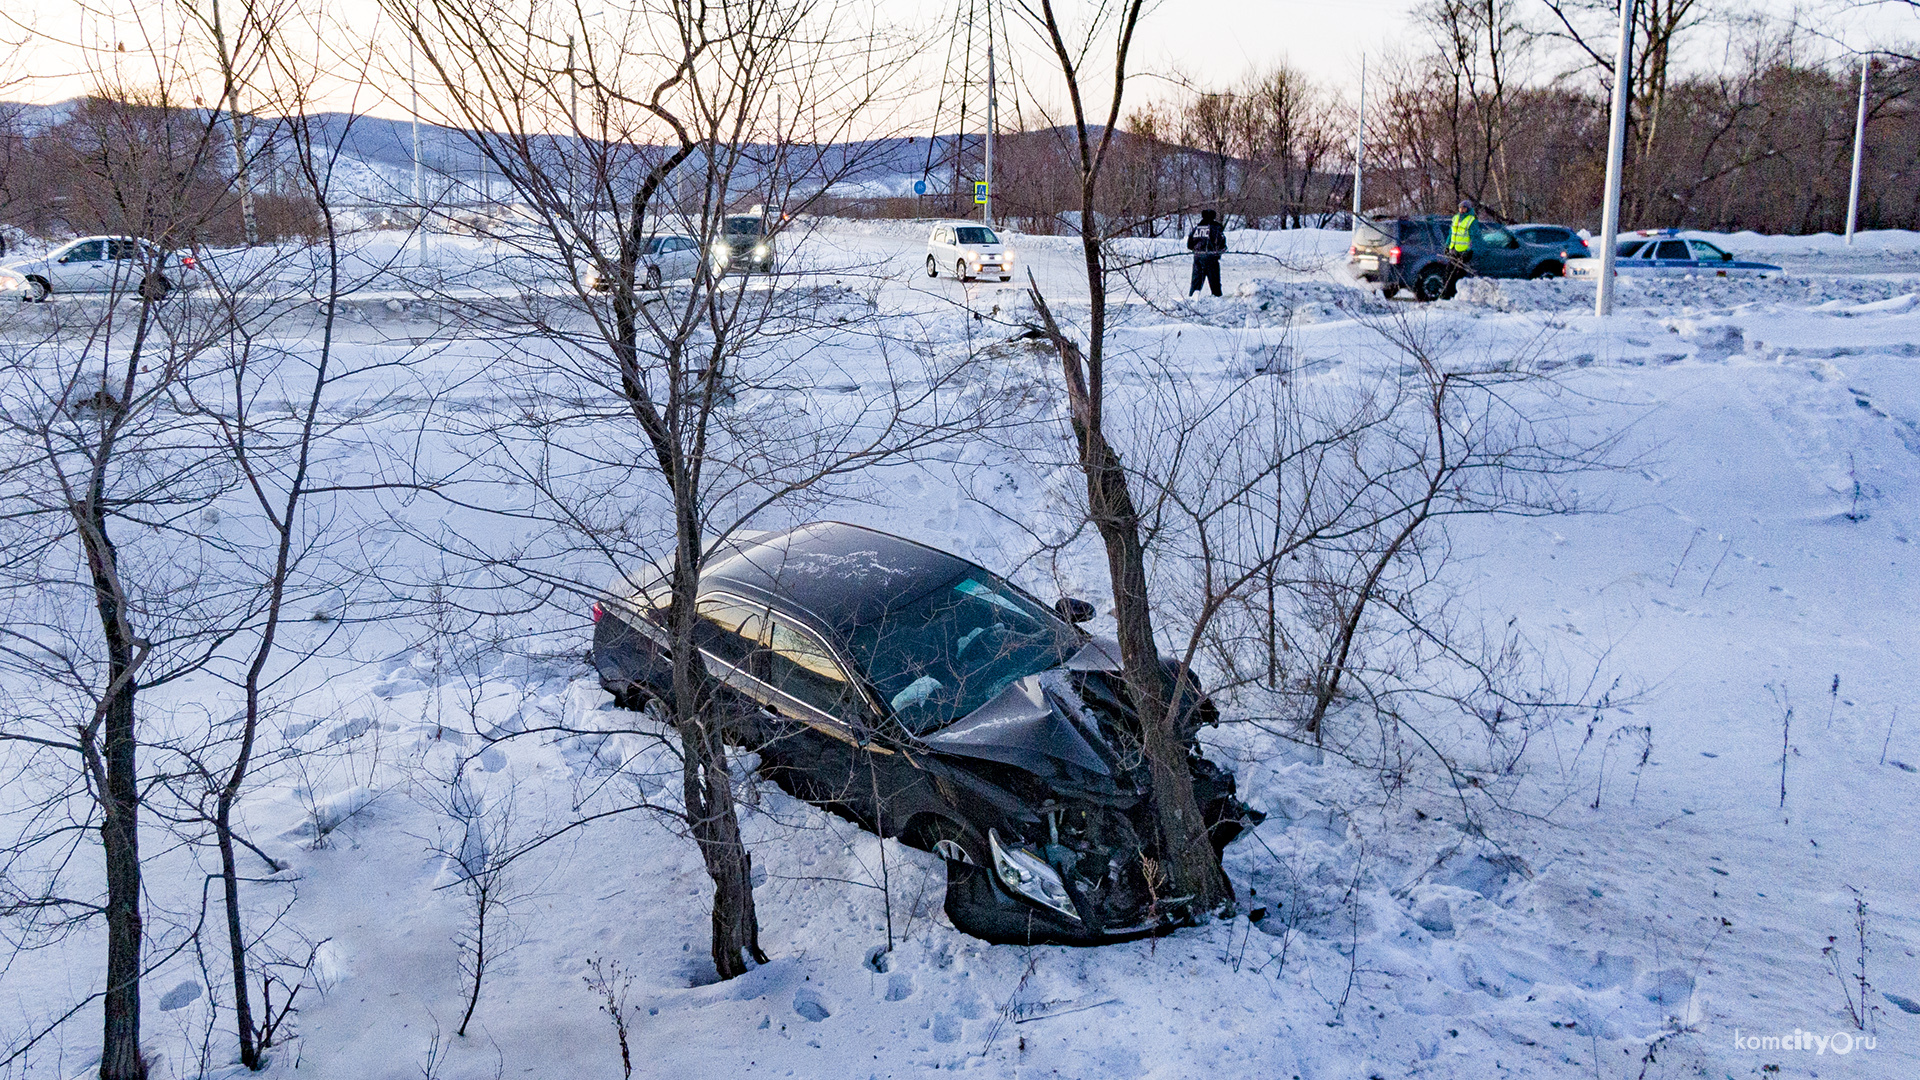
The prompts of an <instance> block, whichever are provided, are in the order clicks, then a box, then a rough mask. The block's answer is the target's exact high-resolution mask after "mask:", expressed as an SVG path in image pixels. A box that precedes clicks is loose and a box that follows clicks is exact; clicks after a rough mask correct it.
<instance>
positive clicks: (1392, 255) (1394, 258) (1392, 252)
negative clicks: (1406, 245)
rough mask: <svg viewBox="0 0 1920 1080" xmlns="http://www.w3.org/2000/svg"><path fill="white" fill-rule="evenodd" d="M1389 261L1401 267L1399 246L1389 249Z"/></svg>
mask: <svg viewBox="0 0 1920 1080" xmlns="http://www.w3.org/2000/svg"><path fill="white" fill-rule="evenodd" d="M1387 261H1388V262H1390V263H1392V264H1393V265H1395V266H1399V265H1400V245H1399V244H1395V245H1393V246H1392V247H1390V248H1388V249H1387Z"/></svg>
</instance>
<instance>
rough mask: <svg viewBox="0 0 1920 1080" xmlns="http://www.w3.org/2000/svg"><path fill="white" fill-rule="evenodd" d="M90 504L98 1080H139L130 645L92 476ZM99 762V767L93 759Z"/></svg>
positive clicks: (101, 499) (85, 536)
mask: <svg viewBox="0 0 1920 1080" xmlns="http://www.w3.org/2000/svg"><path fill="white" fill-rule="evenodd" d="M92 494H93V496H94V497H93V498H92V499H91V500H90V503H91V505H90V506H87V507H85V508H84V509H82V510H81V511H80V516H81V518H82V527H81V544H82V546H83V548H84V549H85V552H86V556H87V568H88V570H89V571H90V572H91V574H92V577H93V590H94V603H95V605H96V606H97V608H98V609H99V614H100V625H101V630H102V633H103V634H104V636H105V638H106V645H107V690H106V694H105V700H103V701H102V702H101V706H100V708H101V719H100V732H101V734H102V736H103V739H104V743H105V746H104V750H105V753H104V755H101V754H99V753H97V752H94V750H93V747H92V745H91V739H90V733H87V734H85V735H83V740H82V745H83V746H84V747H86V752H87V756H88V758H89V759H91V760H90V764H91V765H92V766H93V767H94V768H95V769H96V770H97V771H98V773H100V774H103V775H98V776H97V777H96V783H97V784H98V786H99V793H100V794H99V799H100V809H101V821H100V844H101V847H102V849H103V851H104V853H105V857H106V871H107V904H106V919H107V989H106V996H105V1001H104V1006H103V1008H102V1010H101V1012H102V1018H103V1031H102V1037H101V1046H100V1080H144V1078H145V1076H146V1075H147V1066H146V1062H145V1061H144V1060H143V1059H142V1058H141V1055H140V944H141V925H140V831H139V808H140V786H139V771H138V763H137V756H136V753H135V751H136V748H137V743H136V742H135V739H134V728H133V702H134V689H135V681H134V676H135V674H136V671H135V669H136V667H137V666H138V664H139V660H140V658H139V657H138V656H137V655H136V654H137V652H138V646H137V644H136V642H135V641H134V640H133V634H132V633H131V630H130V628H129V626H128V623H127V620H126V614H127V613H126V601H125V597H124V596H123V594H122V591H121V588H120V573H119V565H118V557H117V555H116V553H115V551H114V547H113V542H112V541H111V540H110V539H108V536H107V520H106V513H105V510H104V509H103V507H104V503H105V496H104V493H103V492H101V491H100V490H99V479H98V474H96V481H95V487H94V491H93V493H92ZM102 756H104V758H105V760H104V762H103V763H102V762H101V761H100V758H101V757H102Z"/></svg>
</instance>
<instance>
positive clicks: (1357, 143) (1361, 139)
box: [1353, 53, 1367, 225]
mask: <svg viewBox="0 0 1920 1080" xmlns="http://www.w3.org/2000/svg"><path fill="white" fill-rule="evenodd" d="M1366 145H1367V54H1366V53H1361V54H1360V120H1359V122H1358V123H1357V124H1355V125H1354V128H1353V221H1354V224H1355V225H1358V224H1359V223H1360V161H1361V158H1362V157H1363V156H1364V154H1365V152H1366Z"/></svg>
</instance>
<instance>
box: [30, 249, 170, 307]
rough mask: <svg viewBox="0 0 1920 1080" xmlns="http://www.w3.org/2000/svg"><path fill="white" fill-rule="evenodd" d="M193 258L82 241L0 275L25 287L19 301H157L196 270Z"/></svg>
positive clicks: (153, 250) (157, 250)
mask: <svg viewBox="0 0 1920 1080" xmlns="http://www.w3.org/2000/svg"><path fill="white" fill-rule="evenodd" d="M197 265H198V264H197V263H196V262H195V260H194V258H193V256H191V255H175V254H170V253H168V252H165V251H162V250H160V248H159V247H157V246H155V245H154V244H152V243H151V242H149V241H146V240H140V239H137V238H135V237H131V236H85V237H81V238H80V239H78V240H74V241H71V242H69V243H66V244H63V245H61V246H60V247H57V248H55V249H54V250H53V251H52V252H50V253H48V254H47V255H45V256H43V257H41V258H37V259H16V260H14V261H11V262H8V263H6V264H5V265H3V266H0V273H4V274H7V275H11V276H14V277H18V278H21V279H23V280H24V282H25V297H24V298H25V299H27V300H30V301H33V302H36V303H37V302H39V301H42V300H45V299H46V298H47V297H49V296H52V295H53V294H55V293H138V294H139V296H140V298H141V299H142V300H158V299H160V298H161V297H163V296H165V295H167V294H168V293H169V292H172V291H173V290H174V289H176V288H178V287H180V286H182V285H185V284H187V283H188V275H189V274H191V273H192V272H193V271H194V269H195V268H196V267H197Z"/></svg>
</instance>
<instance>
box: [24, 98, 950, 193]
mask: <svg viewBox="0 0 1920 1080" xmlns="http://www.w3.org/2000/svg"><path fill="white" fill-rule="evenodd" d="M73 104H74V103H73V102H63V103H60V104H57V105H28V104H23V103H18V102H0V114H11V115H12V116H13V117H14V118H15V122H16V123H17V124H18V125H19V127H20V128H21V129H22V130H24V131H26V132H27V133H29V134H32V133H38V132H41V131H44V130H46V129H47V128H49V127H52V126H54V125H56V124H58V123H59V122H60V121H61V120H63V119H64V118H65V117H66V116H67V114H68V113H69V112H70V111H71V109H72V106H73ZM312 120H313V122H314V124H315V125H316V127H317V131H316V135H318V136H319V139H320V141H323V142H325V143H326V144H328V145H337V146H338V147H339V160H338V162H337V163H336V166H335V178H336V182H337V183H338V184H339V185H340V186H341V187H342V188H343V189H344V191H343V192H342V194H344V195H345V196H346V197H347V198H348V199H350V200H353V201H365V202H371V203H380V204H392V203H406V202H410V201H411V199H412V190H413V170H414V162H413V156H414V150H413V140H414V127H413V123H412V122H411V121H407V120H393V119H386V118H383V117H376V116H356V115H353V114H349V113H340V112H332V113H321V114H318V115H316V116H314V117H313V118H312ZM260 123H261V129H260V130H261V136H260V137H261V138H263V139H264V138H268V137H269V135H268V133H269V132H270V131H271V127H270V124H271V121H270V120H269V119H268V118H264V117H263V118H261V120H260ZM980 139H981V136H980V135H979V134H970V135H968V136H967V137H966V139H965V142H966V145H967V149H968V151H969V152H970V153H977V152H978V150H977V147H978V145H979V143H980ZM569 140H570V137H568V136H554V137H552V138H551V142H552V144H553V146H554V148H555V150H556V152H558V151H559V150H560V149H562V148H563V147H564V144H565V143H566V142H568V141H569ZM955 141H956V137H955V136H952V135H942V136H938V137H936V138H934V139H931V140H929V139H928V138H927V137H924V136H912V137H904V138H889V139H875V140H864V141H859V142H850V143H840V144H834V145H831V146H826V147H820V148H812V147H809V148H806V150H804V151H802V152H799V153H791V152H790V153H789V155H788V161H789V162H790V163H791V162H793V161H795V160H800V161H804V162H808V163H810V164H811V165H812V166H814V167H813V168H812V169H810V171H816V172H819V173H820V174H822V175H833V176H835V177H836V180H835V183H834V185H833V191H834V192H835V193H836V194H842V195H850V196H867V197H872V196H902V195H911V194H913V185H914V182H915V181H917V180H919V179H921V178H922V176H923V175H926V173H927V166H928V163H929V161H931V162H933V163H934V174H935V175H934V186H935V187H936V189H937V188H938V187H939V186H940V184H941V183H942V182H946V181H949V180H950V177H951V164H950V162H951V154H952V152H953V146H954V143H955ZM929 142H931V143H932V153H931V154H929ZM747 154H748V157H749V159H760V160H765V159H767V158H769V157H771V156H772V155H771V152H770V149H769V148H767V147H750V148H748V151H747ZM420 159H421V165H422V168H423V171H424V173H425V174H426V177H427V187H428V196H429V197H430V198H440V197H445V196H446V195H447V194H454V195H455V197H456V198H457V193H458V192H462V191H470V192H473V193H475V194H478V193H479V191H480V189H481V187H482V185H483V184H488V175H487V174H488V173H490V172H492V171H493V170H491V169H490V168H489V167H488V166H486V165H485V163H483V162H482V161H481V159H480V156H479V154H478V153H477V152H476V151H475V150H474V148H473V146H472V144H471V142H470V141H469V140H468V139H467V138H466V137H465V135H464V134H463V133H462V132H461V131H459V130H457V129H453V128H447V127H442V126H440V125H437V124H427V123H423V124H421V125H420ZM943 161H946V162H948V163H949V164H948V165H947V166H946V167H944V168H943V167H941V165H940V163H941V162H943ZM790 167H791V166H790ZM762 179H763V178H762V177H760V176H757V175H755V176H747V177H743V178H742V182H741V186H742V187H743V188H749V189H750V188H755V187H759V186H761V181H762ZM791 179H792V180H795V181H797V182H798V183H799V184H800V186H801V187H803V188H804V187H805V186H806V179H807V177H805V176H800V177H795V178H791ZM498 184H499V180H498V179H497V177H495V178H494V179H493V180H492V181H491V183H490V184H488V186H489V187H491V188H492V189H493V190H495V191H497V190H498Z"/></svg>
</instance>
